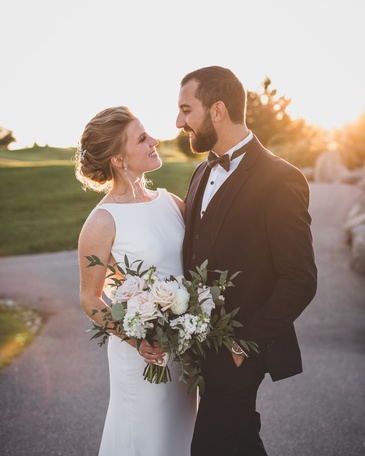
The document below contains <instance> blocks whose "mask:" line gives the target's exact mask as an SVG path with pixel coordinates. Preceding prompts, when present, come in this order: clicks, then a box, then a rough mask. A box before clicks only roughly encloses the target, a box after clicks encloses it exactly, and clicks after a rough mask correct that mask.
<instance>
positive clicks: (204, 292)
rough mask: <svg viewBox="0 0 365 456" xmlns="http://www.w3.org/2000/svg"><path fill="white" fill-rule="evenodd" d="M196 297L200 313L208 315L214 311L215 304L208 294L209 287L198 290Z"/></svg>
mask: <svg viewBox="0 0 365 456" xmlns="http://www.w3.org/2000/svg"><path fill="white" fill-rule="evenodd" d="M198 295H199V298H198V299H199V303H200V307H201V308H202V311H203V312H205V313H206V314H207V315H210V314H211V313H212V310H213V309H215V304H214V301H213V299H212V295H211V294H210V287H207V286H206V285H204V286H203V288H199V289H198Z"/></svg>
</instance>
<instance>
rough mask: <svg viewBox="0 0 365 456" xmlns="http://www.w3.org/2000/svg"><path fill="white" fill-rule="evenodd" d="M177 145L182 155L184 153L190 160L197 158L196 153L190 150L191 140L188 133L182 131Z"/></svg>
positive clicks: (178, 136) (177, 138)
mask: <svg viewBox="0 0 365 456" xmlns="http://www.w3.org/2000/svg"><path fill="white" fill-rule="evenodd" d="M176 143H177V147H178V148H179V150H180V151H181V152H182V153H184V154H185V155H186V156H187V157H188V158H195V157H196V155H195V154H194V152H192V150H191V149H190V139H189V133H188V132H186V131H184V130H180V132H179V134H178V135H177V137H176Z"/></svg>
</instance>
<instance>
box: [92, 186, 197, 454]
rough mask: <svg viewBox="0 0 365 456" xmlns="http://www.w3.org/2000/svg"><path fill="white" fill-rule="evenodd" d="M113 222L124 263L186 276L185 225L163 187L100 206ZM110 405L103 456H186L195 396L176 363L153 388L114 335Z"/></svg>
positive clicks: (116, 253) (133, 353)
mask: <svg viewBox="0 0 365 456" xmlns="http://www.w3.org/2000/svg"><path fill="white" fill-rule="evenodd" d="M99 209H104V210H107V211H108V212H109V213H110V214H111V215H112V217H113V218H114V221H115V229H116V235H115V240H114V244H113V247H112V255H113V257H114V259H115V260H116V261H117V262H120V263H121V264H123V261H124V255H125V254H127V256H128V259H129V261H130V263H132V262H133V261H134V260H143V269H146V268H148V267H149V266H152V265H154V266H156V267H157V272H158V274H159V276H160V277H161V278H163V277H169V276H170V275H171V274H172V275H181V274H182V271H183V269H182V241H183V236H184V222H183V219H182V216H181V213H180V210H179V208H178V206H177V205H176V203H175V201H174V200H173V198H172V197H171V195H170V194H169V193H168V192H167V191H166V190H165V189H158V195H157V198H156V199H154V200H152V201H148V202H145V203H132V204H101V205H100V206H97V207H96V208H95V210H99ZM108 360H109V376H110V402H109V407H108V412H107V416H106V421H105V425H104V431H103V436H102V441H101V446H100V451H99V456H188V455H189V454H190V442H191V438H192V434H193V428H194V422H195V416H196V410H197V394H196V393H193V392H192V393H190V394H188V386H187V385H186V384H185V383H183V382H181V381H179V380H178V378H179V376H180V372H179V365H178V363H172V366H170V371H171V375H172V381H171V382H167V383H165V384H158V385H156V384H151V383H149V382H148V381H147V380H144V379H143V375H142V373H143V370H144V368H145V366H146V363H145V361H144V360H143V358H142V356H140V355H139V353H138V352H137V350H136V349H135V348H133V347H131V346H130V345H129V344H128V343H126V342H121V340H120V339H119V338H117V337H115V336H111V337H110V338H109V341H108Z"/></svg>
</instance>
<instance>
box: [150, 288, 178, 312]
mask: <svg viewBox="0 0 365 456" xmlns="http://www.w3.org/2000/svg"><path fill="white" fill-rule="evenodd" d="M178 289H179V284H178V283H177V282H175V281H157V282H155V283H154V284H153V285H152V288H151V299H152V300H153V301H154V302H155V303H156V304H158V305H159V306H161V307H162V310H163V311H165V310H167V309H169V308H170V307H171V306H172V305H173V304H174V302H175V300H176V293H177V290H178Z"/></svg>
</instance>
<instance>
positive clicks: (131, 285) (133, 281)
mask: <svg viewBox="0 0 365 456" xmlns="http://www.w3.org/2000/svg"><path fill="white" fill-rule="evenodd" d="M125 277H126V280H125V281H124V282H123V285H121V286H120V287H119V288H117V290H116V291H115V293H114V295H115V299H117V300H119V301H122V302H123V301H128V299H130V298H132V297H133V296H136V295H138V294H140V293H142V292H143V290H144V289H145V288H146V281H145V279H143V278H142V277H138V276H132V275H129V274H127V275H126V276H125Z"/></svg>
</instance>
